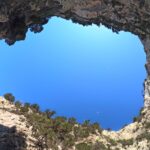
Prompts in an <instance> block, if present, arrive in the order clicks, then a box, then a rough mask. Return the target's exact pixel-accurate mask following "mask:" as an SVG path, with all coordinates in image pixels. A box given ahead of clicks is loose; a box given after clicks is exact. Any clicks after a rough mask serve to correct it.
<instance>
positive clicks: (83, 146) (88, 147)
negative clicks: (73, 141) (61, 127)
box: [76, 143, 91, 150]
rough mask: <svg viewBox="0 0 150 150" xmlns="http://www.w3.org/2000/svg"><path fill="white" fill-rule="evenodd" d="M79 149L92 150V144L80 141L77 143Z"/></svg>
mask: <svg viewBox="0 0 150 150" xmlns="http://www.w3.org/2000/svg"><path fill="white" fill-rule="evenodd" d="M76 149H77V150H91V146H90V145H88V144H86V143H80V144H77V145H76Z"/></svg>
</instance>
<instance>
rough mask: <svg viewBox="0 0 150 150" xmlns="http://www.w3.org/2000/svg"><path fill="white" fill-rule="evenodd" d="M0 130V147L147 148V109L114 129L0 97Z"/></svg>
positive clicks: (61, 149) (42, 149) (149, 133)
mask: <svg viewBox="0 0 150 150" xmlns="http://www.w3.org/2000/svg"><path fill="white" fill-rule="evenodd" d="M47 112H48V111H47ZM50 112H52V111H49V114H50ZM0 133H1V134H0V149H2V150H126V149H128V150H150V149H149V148H150V108H144V109H142V110H141V112H140V115H139V116H138V117H137V118H135V119H134V123H132V124H130V125H128V126H126V127H124V128H123V129H121V130H119V131H116V132H115V131H108V130H103V129H101V128H100V126H98V125H97V124H91V123H90V122H88V121H85V122H84V123H83V124H79V123H77V122H76V121H75V120H74V119H72V118H70V119H69V118H68V119H67V118H64V117H54V118H51V116H47V114H46V113H45V112H41V111H40V109H39V108H38V105H36V104H33V105H31V104H28V103H25V104H21V103H20V102H19V101H16V102H11V101H10V100H6V99H5V98H4V97H0Z"/></svg>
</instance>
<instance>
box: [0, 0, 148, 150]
mask: <svg viewBox="0 0 150 150" xmlns="http://www.w3.org/2000/svg"><path fill="white" fill-rule="evenodd" d="M53 16H58V17H62V18H65V19H71V20H72V21H73V22H76V23H80V24H82V25H91V24H92V23H93V24H97V25H100V24H103V25H105V26H106V27H108V28H110V29H112V30H113V31H114V32H119V31H121V30H123V31H129V32H131V33H133V34H135V35H137V36H138V37H139V38H140V40H141V42H142V44H143V46H144V50H145V52H146V57H147V63H146V70H147V74H148V77H147V79H146V80H145V83H144V87H145V95H144V109H143V110H142V111H141V115H140V119H139V121H138V122H135V123H133V124H130V125H128V126H127V127H125V128H123V129H122V130H120V131H118V132H108V131H103V138H102V137H95V138H93V139H98V140H100V141H101V140H102V141H105V143H106V144H110V147H111V149H117V148H118V149H119V150H124V149H128V150H138V149H139V150H142V149H143V150H149V149H150V129H149V128H148V125H150V1H149V0H3V1H2V0H0V38H1V39H4V40H5V41H6V43H8V44H9V45H11V44H14V43H15V42H16V41H18V40H24V39H25V36H26V32H27V31H28V29H30V30H31V31H33V32H35V33H36V32H40V31H42V29H43V27H42V25H43V24H46V23H47V22H48V20H49V18H51V17H53ZM1 114H2V112H1ZM16 117H17V116H16ZM6 118H10V117H9V112H8V114H7V116H6ZM0 121H1V122H0V124H1V125H3V126H1V127H0V131H1V130H3V129H4V130H8V131H9V130H11V129H12V126H10V124H11V125H13V124H14V125H17V122H15V121H14V122H13V121H12V122H10V124H7V123H6V122H5V121H6V120H4V121H3V122H2V119H1V120H0ZM4 126H6V127H4ZM17 127H19V125H17ZM104 136H108V137H110V138H112V139H115V140H130V139H132V140H133V141H134V142H133V143H132V144H131V143H130V144H127V145H125V146H124V147H123V144H120V145H117V146H115V145H113V144H112V143H110V142H108V140H106V139H105V138H104ZM28 149H30V148H28Z"/></svg>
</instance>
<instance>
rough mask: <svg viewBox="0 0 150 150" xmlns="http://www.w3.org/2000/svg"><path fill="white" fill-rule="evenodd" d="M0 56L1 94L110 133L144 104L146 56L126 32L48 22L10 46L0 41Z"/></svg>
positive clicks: (55, 19) (134, 37) (135, 39)
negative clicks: (42, 27) (87, 122)
mask: <svg viewBox="0 0 150 150" xmlns="http://www.w3.org/2000/svg"><path fill="white" fill-rule="evenodd" d="M0 54H1V55H0V95H3V94H4V93H7V92H11V93H13V94H14V95H15V96H16V98H17V99H19V100H21V101H23V102H31V103H38V104H40V106H41V108H42V109H43V110H44V109H46V108H50V109H53V110H55V111H56V112H57V115H61V116H67V117H72V116H73V117H76V118H77V120H78V121H79V122H82V121H83V120H85V119H90V120H91V121H92V122H95V121H96V122H99V123H100V124H101V126H102V127H104V128H109V127H110V128H112V129H115V130H116V129H119V128H121V127H122V126H123V125H124V124H128V123H130V122H131V121H132V118H133V117H134V116H136V115H137V114H138V112H139V109H140V108H141V107H142V106H143V97H142V90H143V85H142V84H143V81H144V79H145V78H146V71H145V68H144V64H145V53H144V50H143V46H142V44H141V43H140V40H139V39H138V37H136V36H134V35H132V34H130V33H125V32H120V33H119V34H115V33H112V31H111V30H108V29H106V28H105V27H103V26H101V27H100V28H99V27H97V26H95V25H93V26H88V27H83V26H81V25H78V24H73V23H72V22H71V21H65V20H63V19H60V18H52V19H51V20H50V21H49V23H48V24H47V25H46V26H45V29H44V31H43V32H42V33H40V34H34V33H31V32H28V34H27V38H26V40H25V41H22V42H17V43H16V44H15V45H14V46H11V47H9V46H7V45H6V44H5V43H4V42H3V41H1V43H0Z"/></svg>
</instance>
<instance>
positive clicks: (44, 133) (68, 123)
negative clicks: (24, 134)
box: [5, 93, 102, 150]
mask: <svg viewBox="0 0 150 150" xmlns="http://www.w3.org/2000/svg"><path fill="white" fill-rule="evenodd" d="M5 98H7V100H8V101H10V102H11V103H13V102H14V105H15V106H16V110H15V111H13V113H16V114H19V115H24V116H25V118H26V121H27V126H29V127H30V126H32V132H33V133H32V134H33V136H34V137H35V138H36V139H38V142H37V143H36V145H37V146H38V147H39V149H44V148H53V149H57V148H58V147H57V146H58V145H61V146H62V147H63V149H67V148H69V147H70V148H71V147H72V146H74V145H75V143H76V142H77V141H79V140H81V139H84V138H87V137H88V136H89V135H91V134H96V133H97V132H99V133H101V131H102V129H101V128H100V126H99V124H98V123H90V121H88V120H86V121H84V123H83V124H79V123H77V121H76V119H75V118H66V117H62V116H56V117H54V115H55V114H56V112H55V111H53V110H50V109H47V110H45V111H44V112H42V111H40V107H39V105H38V104H30V103H24V104H22V103H21V102H20V101H15V97H14V96H13V95H12V94H10V93H9V94H5ZM22 121H24V119H23V120H22ZM56 145H57V146H56ZM97 146H98V144H97ZM76 147H77V149H78V150H80V149H82V150H84V149H85V150H91V145H90V144H85V143H82V144H78V145H77V146H76ZM92 147H93V148H94V145H93V146H92Z"/></svg>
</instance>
